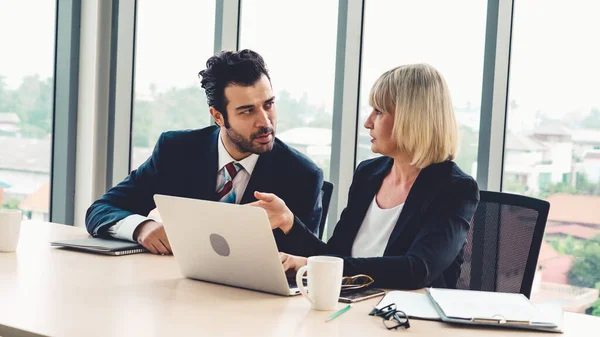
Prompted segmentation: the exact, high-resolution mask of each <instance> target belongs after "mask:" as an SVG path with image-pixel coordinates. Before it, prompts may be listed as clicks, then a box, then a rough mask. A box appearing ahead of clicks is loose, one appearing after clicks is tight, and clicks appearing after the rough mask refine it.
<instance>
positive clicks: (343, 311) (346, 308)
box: [325, 304, 352, 322]
mask: <svg viewBox="0 0 600 337" xmlns="http://www.w3.org/2000/svg"><path fill="white" fill-rule="evenodd" d="M350 308H352V304H348V305H347V306H345V307H343V308H342V309H340V311H338V312H336V313H335V314H333V315H331V316H329V317H328V318H327V319H326V320H325V322H329V321H331V320H332V319H334V318H336V317H338V316H339V315H341V314H343V313H345V312H346V311H348V310H350Z"/></svg>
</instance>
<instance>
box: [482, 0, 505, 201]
mask: <svg viewBox="0 0 600 337" xmlns="http://www.w3.org/2000/svg"><path fill="white" fill-rule="evenodd" d="M512 14H513V1H512V0H510V1H509V0H506V1H504V0H489V1H488V9H487V24H486V38H485V58H484V66H483V85H482V94H481V120H480V127H479V150H478V156H477V183H478V184H479V188H480V189H482V190H490V191H500V190H501V188H502V173H503V164H504V141H505V130H506V111H507V109H506V106H507V101H508V84H509V66H510V46H511V33H512Z"/></svg>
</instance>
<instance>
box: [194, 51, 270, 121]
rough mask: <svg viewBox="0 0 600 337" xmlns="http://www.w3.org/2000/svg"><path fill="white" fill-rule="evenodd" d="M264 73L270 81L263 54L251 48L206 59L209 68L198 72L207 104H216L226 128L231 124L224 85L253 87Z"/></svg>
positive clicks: (213, 105) (214, 105)
mask: <svg viewBox="0 0 600 337" xmlns="http://www.w3.org/2000/svg"><path fill="white" fill-rule="evenodd" d="M263 74H264V75H266V76H267V78H268V79H269V81H271V77H270V76H269V72H268V70H267V67H266V65H265V62H264V60H263V58H262V56H260V55H259V54H258V53H257V52H255V51H252V50H250V49H244V50H240V51H237V52H236V51H222V52H220V53H218V54H217V55H215V56H212V57H211V58H209V59H208V61H206V69H204V70H202V71H200V73H198V77H199V78H201V80H200V85H201V87H202V88H204V91H205V92H206V99H207V101H208V106H212V107H214V108H215V109H216V110H218V111H219V112H220V113H221V114H222V115H223V119H224V121H225V127H229V123H228V121H227V109H226V107H227V103H228V102H227V98H226V97H225V87H226V86H228V85H229V84H235V85H240V86H245V87H247V86H251V85H253V84H254V83H256V82H257V81H258V80H259V79H260V78H261V77H262V75H263Z"/></svg>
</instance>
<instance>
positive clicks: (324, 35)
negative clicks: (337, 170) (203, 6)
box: [239, 0, 338, 180]
mask: <svg viewBox="0 0 600 337" xmlns="http://www.w3.org/2000/svg"><path fill="white" fill-rule="evenodd" d="M317 8H318V10H316V9H317ZM337 11H338V2H337V1H317V0H311V1H297V2H288V1H279V0H261V1H251V0H244V1H242V9H241V20H240V44H239V45H240V48H239V49H245V48H249V49H252V50H254V51H256V52H257V53H259V54H261V55H262V56H263V58H264V59H265V63H266V64H267V67H268V69H269V72H270V75H271V80H272V84H273V90H274V92H275V97H276V98H275V101H276V103H275V104H276V106H277V115H278V121H277V137H278V138H279V139H281V140H282V141H284V142H285V143H286V144H288V145H290V146H292V147H294V148H296V149H297V150H299V151H300V152H303V153H304V154H306V155H307V156H308V157H310V158H311V159H312V160H313V161H314V162H315V163H316V164H317V165H318V166H319V167H321V168H322V169H323V173H324V175H325V179H326V180H328V179H329V163H330V158H331V123H332V111H333V89H334V80H335V78H334V77H335V53H336V37H337V14H338V13H337ZM316 23H318V24H316Z"/></svg>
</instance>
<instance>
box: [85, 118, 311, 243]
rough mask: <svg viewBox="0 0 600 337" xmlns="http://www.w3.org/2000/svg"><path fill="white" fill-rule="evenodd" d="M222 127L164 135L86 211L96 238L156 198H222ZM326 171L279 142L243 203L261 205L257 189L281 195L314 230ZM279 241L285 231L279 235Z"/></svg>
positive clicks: (263, 162)
mask: <svg viewBox="0 0 600 337" xmlns="http://www.w3.org/2000/svg"><path fill="white" fill-rule="evenodd" d="M218 135H219V129H218V127H216V126H211V127H207V128H204V129H201V130H186V131H171V132H166V133H163V134H162V135H161V136H160V138H159V139H158V142H157V143H156V146H155V148H154V151H153V153H152V156H151V157H150V158H148V160H147V161H146V162H144V163H143V164H142V165H140V167H139V168H138V169H137V170H134V171H132V172H131V174H129V176H127V178H125V180H124V181H122V182H121V183H119V184H118V185H117V186H115V187H113V188H111V189H110V190H109V191H108V192H107V193H106V194H104V195H103V196H102V197H101V198H100V199H99V200H97V201H96V202H94V203H93V204H92V205H91V206H90V208H89V209H88V211H87V213H86V219H85V222H86V227H87V230H88V232H89V233H90V234H92V235H93V236H106V235H107V230H108V228H109V227H110V226H112V225H114V224H115V223H117V222H118V221H119V220H121V219H123V218H125V217H127V216H129V215H132V214H141V215H148V213H149V212H150V211H151V210H153V209H154V208H155V207H156V205H155V204H154V200H153V196H154V194H166V195H173V196H180V197H187V198H195V199H203V200H214V201H216V200H217V196H216V191H215V190H216V185H217V171H218V158H217V157H218V150H217V141H220V140H219V137H218ZM322 184H323V172H322V171H321V169H319V168H318V167H317V166H316V165H315V164H314V163H313V162H312V161H311V160H310V159H308V158H307V157H305V156H304V155H303V154H301V153H300V152H298V151H296V150H294V149H292V148H290V147H288V146H287V145H285V144H284V143H283V142H281V141H280V140H279V139H275V144H274V145H273V149H272V150H271V151H270V152H267V153H264V154H261V155H260V157H259V159H258V161H257V163H256V166H255V168H254V171H253V172H252V176H251V177H250V181H249V182H248V186H247V187H246V190H245V192H244V195H243V197H242V200H241V203H242V204H246V203H249V202H253V201H256V199H255V198H254V191H256V190H258V191H261V192H270V193H275V194H276V195H278V196H279V197H281V198H282V199H283V200H284V201H285V202H286V204H287V205H288V206H289V208H290V209H291V210H292V211H293V212H294V214H295V215H296V216H297V217H298V218H299V219H300V220H301V221H302V222H303V223H304V222H305V223H306V227H307V228H308V230H309V231H310V232H316V231H317V230H318V226H319V221H320V219H321V211H322V209H321V200H320V192H321V186H322ZM274 234H275V238H276V240H277V241H279V240H278V237H280V236H283V232H281V231H280V230H276V231H275V232H274Z"/></svg>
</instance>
